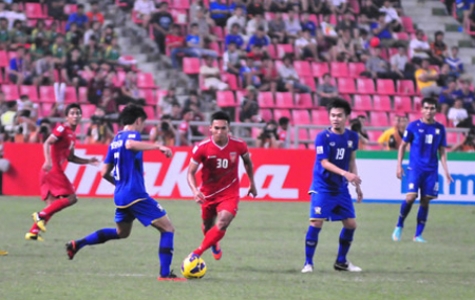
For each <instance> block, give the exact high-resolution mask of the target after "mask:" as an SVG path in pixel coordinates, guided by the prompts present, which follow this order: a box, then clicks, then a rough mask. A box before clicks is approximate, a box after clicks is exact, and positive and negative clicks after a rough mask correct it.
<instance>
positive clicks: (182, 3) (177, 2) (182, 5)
mask: <svg viewBox="0 0 475 300" xmlns="http://www.w3.org/2000/svg"><path fill="white" fill-rule="evenodd" d="M162 2H163V1H162ZM170 7H171V8H178V9H190V1H188V0H173V2H171V5H170Z"/></svg>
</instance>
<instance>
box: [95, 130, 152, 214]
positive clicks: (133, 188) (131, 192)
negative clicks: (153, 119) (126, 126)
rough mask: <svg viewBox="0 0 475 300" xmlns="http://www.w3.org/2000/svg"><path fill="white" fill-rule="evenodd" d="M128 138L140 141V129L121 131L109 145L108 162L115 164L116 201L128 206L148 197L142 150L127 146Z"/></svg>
mask: <svg viewBox="0 0 475 300" xmlns="http://www.w3.org/2000/svg"><path fill="white" fill-rule="evenodd" d="M127 140H134V141H140V140H141V137H140V133H139V132H138V131H121V132H119V133H118V134H117V135H116V136H115V138H114V140H113V141H112V143H111V144H110V145H109V150H108V151H107V156H106V159H105V161H104V162H105V163H106V164H113V165H114V170H113V176H114V180H115V191H114V202H115V205H116V206H117V207H128V206H130V205H132V204H134V203H135V202H137V201H141V200H144V199H146V198H147V197H148V194H147V192H146V190H145V183H144V179H143V173H144V172H143V158H142V151H133V150H129V149H127V148H126V147H125V143H126V142H127Z"/></svg>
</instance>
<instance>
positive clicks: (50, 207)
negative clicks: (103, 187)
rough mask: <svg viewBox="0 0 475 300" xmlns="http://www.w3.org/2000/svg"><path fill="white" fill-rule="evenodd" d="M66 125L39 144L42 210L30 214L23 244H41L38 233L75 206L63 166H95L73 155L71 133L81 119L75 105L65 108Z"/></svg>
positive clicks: (71, 187) (80, 114) (92, 159)
mask: <svg viewBox="0 0 475 300" xmlns="http://www.w3.org/2000/svg"><path fill="white" fill-rule="evenodd" d="M65 115H66V122H65V123H63V124H60V125H58V126H57V127H56V128H55V129H54V130H53V132H52V133H51V135H50V136H49V137H48V139H47V140H46V141H45V142H44V144H43V150H44V156H45V163H44V164H43V167H42V169H41V172H40V193H41V199H42V200H43V201H45V203H46V207H45V208H44V209H43V210H42V211H40V212H34V213H33V214H32V217H33V221H34V224H33V226H32V227H31V228H30V231H29V232H28V233H27V234H26V235H25V239H27V240H37V241H43V238H42V237H41V236H40V234H39V232H40V231H43V232H46V224H47V223H48V221H49V219H51V217H52V216H53V215H54V214H55V213H57V212H59V211H61V210H62V209H64V208H66V207H68V206H71V205H73V204H75V203H76V202H77V196H76V193H75V191H74V188H73V185H72V184H71V182H70V181H69V179H68V178H67V177H66V175H65V174H64V170H63V167H64V163H65V162H66V161H70V162H73V163H76V164H81V165H83V164H92V165H98V164H99V161H98V160H97V158H95V157H93V158H80V157H77V156H76V155H74V145H75V143H76V134H75V133H74V132H75V130H76V127H77V125H78V124H79V121H80V120H81V117H82V111H81V107H80V106H79V104H76V103H73V104H69V105H68V106H67V107H66V110H65Z"/></svg>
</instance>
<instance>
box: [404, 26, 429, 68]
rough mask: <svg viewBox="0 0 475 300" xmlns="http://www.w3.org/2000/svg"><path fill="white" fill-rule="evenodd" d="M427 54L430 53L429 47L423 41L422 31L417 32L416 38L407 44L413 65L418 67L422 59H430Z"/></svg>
mask: <svg viewBox="0 0 475 300" xmlns="http://www.w3.org/2000/svg"><path fill="white" fill-rule="evenodd" d="M429 53H431V50H430V45H429V43H428V42H427V41H424V31H422V30H417V32H416V38H415V39H412V40H411V42H410V43H409V57H410V58H411V59H412V61H413V62H414V63H415V64H417V65H420V64H421V61H422V60H423V59H428V58H430V55H429Z"/></svg>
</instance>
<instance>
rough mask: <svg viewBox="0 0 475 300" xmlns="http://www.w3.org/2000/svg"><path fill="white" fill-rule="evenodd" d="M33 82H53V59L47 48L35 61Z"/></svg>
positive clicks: (39, 83)
mask: <svg viewBox="0 0 475 300" xmlns="http://www.w3.org/2000/svg"><path fill="white" fill-rule="evenodd" d="M33 83H34V84H35V85H36V86H40V85H52V84H53V83H54V59H53V53H51V51H49V50H47V51H46V52H45V54H44V56H43V57H42V58H40V59H38V60H37V61H36V62H35V69H34V71H33Z"/></svg>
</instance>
